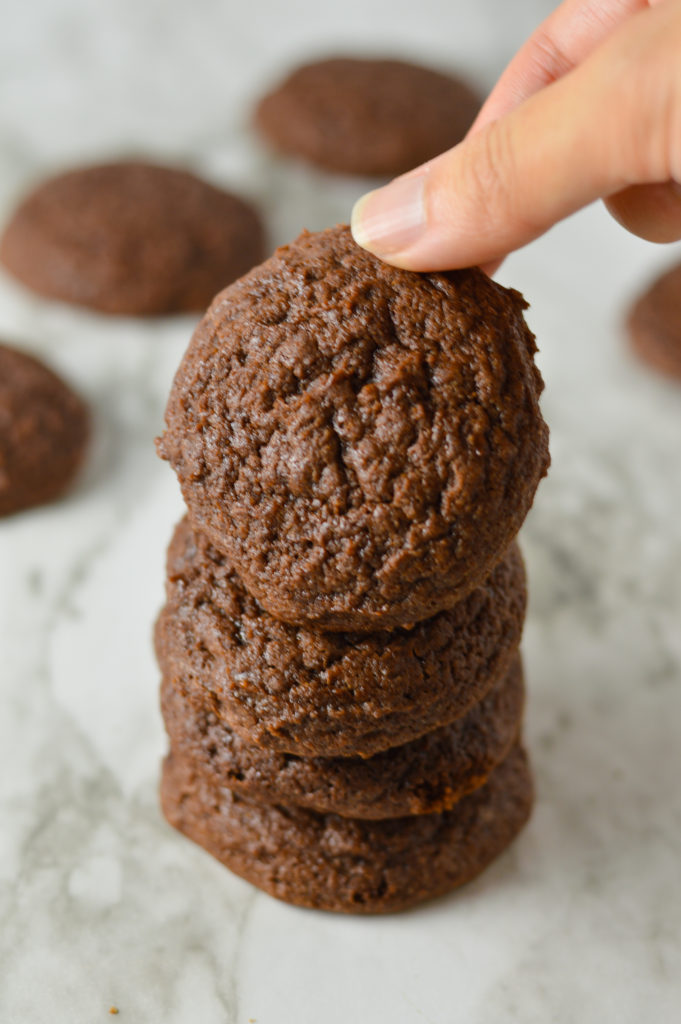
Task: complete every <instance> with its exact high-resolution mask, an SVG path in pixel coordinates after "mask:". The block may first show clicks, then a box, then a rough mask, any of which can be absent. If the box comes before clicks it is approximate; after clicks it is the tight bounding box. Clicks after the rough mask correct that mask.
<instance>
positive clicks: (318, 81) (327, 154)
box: [255, 57, 480, 176]
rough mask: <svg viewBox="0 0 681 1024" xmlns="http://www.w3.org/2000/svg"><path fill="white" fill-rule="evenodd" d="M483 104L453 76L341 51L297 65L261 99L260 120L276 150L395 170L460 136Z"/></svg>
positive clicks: (328, 162) (324, 163)
mask: <svg viewBox="0 0 681 1024" xmlns="http://www.w3.org/2000/svg"><path fill="white" fill-rule="evenodd" d="M479 107H480V99H479V97H478V96H477V95H476V94H475V93H474V92H473V90H472V89H471V88H470V87H469V86H468V85H466V84H465V83H464V82H462V81H461V80H460V79H459V78H455V77H453V76H451V75H446V74H442V73H441V72H438V71H433V70H431V69H430V68H425V67H420V66H418V65H416V64H409V63H406V62H405V61H401V60H381V59H370V60H367V59H356V58H348V57H336V58H332V59H327V60H321V61H317V62H315V63H313V64H306V65H305V66H303V67H300V68H298V69H297V70H295V71H294V72H293V73H292V74H291V75H289V77H288V78H286V79H285V81H283V82H282V83H281V84H280V85H279V86H278V87H277V88H276V89H275V90H274V91H273V92H271V93H270V94H269V95H267V96H265V97H264V98H263V99H262V100H261V101H260V104H259V105H258V107H257V110H256V113H255V123H256V126H257V127H258V129H259V130H260V131H261V133H262V134H263V135H264V136H265V137H266V138H267V139H268V140H269V142H271V143H272V144H273V145H274V146H275V147H276V148H277V149H279V150H281V151H283V152H285V153H289V154H292V155H294V156H299V157H302V158H303V159H304V160H307V161H309V162H310V163H313V164H316V165H317V166H319V167H323V168H325V169H327V170H332V171H340V172H341V173H346V174H368V175H386V176H392V175H395V174H401V173H402V172H403V171H407V170H409V169H410V168H412V167H416V166H417V165H418V164H421V163H423V162H424V161H425V160H429V159H430V158H431V157H434V156H437V154H438V153H442V152H443V151H444V150H445V149H449V148H450V147H451V146H454V145H456V143H457V142H460V141H461V139H462V138H463V136H464V135H465V134H466V132H467V131H468V129H469V128H470V126H471V124H472V123H473V121H474V119H475V115H476V114H477V112H478V109H479Z"/></svg>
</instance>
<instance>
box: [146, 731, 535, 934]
mask: <svg viewBox="0 0 681 1024" xmlns="http://www.w3.org/2000/svg"><path fill="white" fill-rule="evenodd" d="M161 804H162V807H163V811H164V814H165V816H166V818H167V819H168V821H169V822H170V824H171V825H173V826H174V827H175V828H177V829H179V830H180V831H181V832H184V833H185V835H187V836H188V837H189V838H190V839H192V840H193V841H194V842H195V843H198V844H199V845H200V846H203V847H205V849H206V850H208V851H209V852H210V853H212V854H213V856H214V857H217V859H218V860H220V861H222V863H223V864H226V865H227V867H228V868H230V869H231V870H232V871H234V872H236V874H238V875H241V876H242V877H243V878H246V879H247V880H248V881H249V882H252V883H253V884H254V885H257V886H259V887H260V888H261V889H264V890H265V891H266V892H268V893H269V894H270V895H271V896H276V897H277V899H281V900H285V901H286V902H288V903H295V904H297V905H299V906H303V907H315V908H317V909H319V910H339V911H345V912H349V913H360V914H372V913H385V912H387V911H393V910H403V909H405V908H406V907H409V906H411V905H412V904H414V903H419V902H421V901H422V900H426V899H431V898H432V897H434V896H440V895H442V894H443V893H446V892H449V890H450V889H454V888H455V887H456V886H458V885H462V884H463V883H464V882H468V881H469V880H470V879H472V878H474V877H475V876H476V875H478V874H479V873H480V872H481V871H482V870H483V869H484V868H485V867H487V865H488V864H489V863H490V862H491V861H493V860H494V859H495V857H498V856H499V854H500V853H501V852H502V850H504V849H505V848H506V847H507V846H508V844H509V843H510V842H511V840H512V839H513V838H514V837H515V836H516V835H517V833H518V832H519V831H520V829H521V828H522V826H523V825H524V824H525V822H526V821H527V819H528V817H529V815H530V810H531V807H532V779H531V776H530V772H529V768H528V765H527V761H526V758H525V755H524V752H523V751H522V749H521V748H520V747H516V748H514V750H513V751H512V752H511V754H510V755H509V756H508V757H507V758H506V760H505V761H504V762H503V763H502V764H500V765H499V766H498V767H497V768H495V769H494V771H493V772H492V774H491V775H490V777H489V779H488V780H487V782H486V784H485V785H484V786H481V787H480V788H479V789H476V790H475V792H474V793H471V794H470V795H469V796H466V797H464V798H463V799H462V800H461V801H460V802H459V803H458V804H456V805H455V807H453V808H452V810H450V811H443V812H442V813H437V814H421V815H415V816H413V817H408V818H387V819H384V820H383V821H363V820H361V819H353V818H341V817H339V816H338V815H336V814H317V813H316V812H315V811H308V810H303V809H302V808H295V807H277V806H272V805H268V804H262V805H261V804H256V803H252V802H251V801H250V800H247V799H246V798H245V797H242V796H239V795H237V794H236V793H233V792H232V791H231V790H229V789H227V788H226V787H220V786H216V785H215V784H214V783H213V782H212V781H211V780H209V779H207V778H206V777H205V775H204V774H203V773H202V772H201V770H197V768H196V766H193V765H192V763H191V762H190V761H187V760H184V759H182V758H178V757H175V756H174V755H172V754H171V755H170V756H169V757H168V758H167V759H166V761H165V764H164V767H163V780H162V783H161Z"/></svg>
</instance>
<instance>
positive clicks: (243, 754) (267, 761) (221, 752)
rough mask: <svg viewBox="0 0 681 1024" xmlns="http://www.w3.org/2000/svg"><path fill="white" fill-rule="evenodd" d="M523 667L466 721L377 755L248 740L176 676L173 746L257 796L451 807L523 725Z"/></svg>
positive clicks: (164, 693) (371, 809) (376, 808)
mask: <svg viewBox="0 0 681 1024" xmlns="http://www.w3.org/2000/svg"><path fill="white" fill-rule="evenodd" d="M523 703H524V685H523V673H522V666H521V662H520V658H519V657H517V658H516V659H515V660H514V662H513V664H512V665H511V668H510V670H509V672H508V674H507V675H506V676H505V677H504V678H503V679H502V680H501V681H500V682H499V683H497V685H496V686H495V687H494V688H493V689H492V690H491V691H490V693H488V694H487V696H486V697H484V698H483V699H482V700H481V701H480V702H479V703H478V704H476V705H475V706H474V707H473V708H471V710H470V711H469V712H468V713H467V714H466V715H464V716H463V717H462V718H459V719H457V720H456V721H455V722H452V724H451V725H446V726H442V727H441V728H439V729H435V730H433V732H429V733H427V734H426V735H425V736H421V737H419V739H417V740H412V742H411V743H407V744H404V745H402V746H398V747H391V748H390V750H386V751H383V752H382V753H379V754H375V755H374V756H373V757H369V758H362V757H312V758H305V757H298V756H297V755H295V754H282V753H278V752H275V751H271V750H267V749H266V748H263V747H257V746H255V745H254V744H252V743H248V742H247V741H246V740H244V739H243V738H242V737H241V736H239V734H238V733H236V732H234V731H233V730H232V729H230V728H229V726H227V725H226V724H225V723H224V722H223V721H221V720H220V719H219V718H218V717H217V715H216V714H215V712H214V711H212V709H211V706H210V703H209V702H208V701H206V702H205V703H204V704H202V705H201V704H198V703H196V702H192V701H189V700H187V698H186V697H185V696H183V695H182V694H181V693H180V692H179V690H177V689H175V687H174V686H173V685H172V683H171V682H170V681H169V680H168V679H164V681H163V684H162V686H161V708H162V710H163V718H164V721H165V726H166V730H167V732H168V735H169V737H170V745H171V749H172V751H173V753H175V754H178V755H179V756H181V757H183V758H185V759H186V760H188V761H191V762H192V763H193V764H194V765H196V767H197V768H200V769H201V770H202V771H205V773H206V777H207V778H208V777H210V778H211V779H212V780H213V781H214V782H215V784H216V785H222V786H227V787H228V788H229V789H232V790H233V791H234V792H235V793H242V794H244V795H246V796H247V797H250V798H252V799H253V800H256V801H258V802H264V803H271V804H284V805H287V806H288V805H294V806H298V807H309V808H311V809H312V810H315V811H321V812H333V813H335V814H340V815H342V816H343V817H354V818H367V819H374V820H378V819H381V818H395V817H400V816H403V815H411V814H430V813H433V812H434V811H443V810H449V809H450V808H451V807H453V806H454V804H455V803H457V802H458V801H459V800H460V799H461V798H462V797H463V796H466V795H467V794H468V793H470V792H472V791H473V790H474V789H477V788H478V787H479V786H481V785H482V784H483V783H484V782H485V780H486V778H487V777H488V775H489V774H490V772H491V771H492V770H493V769H494V768H495V766H496V765H497V764H499V763H500V762H501V761H503V760H504V758H505V757H506V756H507V754H508V753H509V751H510V749H511V747H512V746H513V744H514V742H515V741H516V740H517V738H518V735H519V732H520V720H521V716H522V711H523Z"/></svg>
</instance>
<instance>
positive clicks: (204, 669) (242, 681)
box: [156, 520, 526, 757]
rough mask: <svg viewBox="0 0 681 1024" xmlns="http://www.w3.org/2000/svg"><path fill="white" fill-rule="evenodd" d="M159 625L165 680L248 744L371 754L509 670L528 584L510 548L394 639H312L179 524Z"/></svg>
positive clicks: (455, 714)
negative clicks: (478, 580)
mask: <svg viewBox="0 0 681 1024" xmlns="http://www.w3.org/2000/svg"><path fill="white" fill-rule="evenodd" d="M166 592H167V597H168V601H167V604H166V607H165V609H164V611H163V612H162V613H161V616H160V618H159V621H158V624H157V627H156V645H157V652H158V657H159V664H160V665H161V669H162V671H163V674H164V675H165V676H166V677H167V678H168V679H169V680H170V681H171V682H172V684H173V686H174V687H175V688H176V689H178V690H179V691H180V692H181V693H185V694H187V695H188V696H189V697H190V699H193V700H194V701H195V702H198V703H199V704H200V706H203V707H205V705H206V702H210V704H211V707H212V710H213V711H214V713H215V714H216V715H217V717H218V718H219V719H221V720H222V721H225V722H226V723H227V724H228V725H230V726H231V727H232V728H233V729H235V730H236V731H237V732H238V733H240V734H241V735H242V736H243V737H244V738H245V739H246V740H248V741H249V742H251V743H255V744H257V745H259V746H262V747H267V748H269V749H270V750H278V751H283V752H288V753H295V754H305V755H311V756H315V755H322V756H327V757H331V756H340V757H348V756H354V755H357V754H358V755H361V756H369V755H371V754H374V753H377V752H378V751H379V750H385V749H387V748H388V747H392V746H396V745H398V744H400V743H406V742H408V741H409V740H412V739H415V738H416V737H418V736H421V735H423V734H424V733H426V732H429V731H430V730H431V729H435V728H436V727H438V726H440V725H445V724H447V723H448V722H451V721H453V720H454V719H455V718H459V717H460V716H461V715H463V714H465V713H466V711H467V710H468V709H469V708H471V707H472V706H473V704H474V703H475V702H476V701H478V700H480V699H481V698H482V697H483V696H484V695H485V694H486V693H487V692H489V690H490V689H491V688H492V687H493V686H494V684H495V683H496V682H497V681H498V680H499V679H501V677H502V676H503V675H504V674H505V672H506V671H507V670H508V667H509V665H510V663H511V660H512V658H513V656H514V654H515V651H516V649H517V647H518V644H519V642H520V636H521V632H522V626H523V617H524V614H525V604H526V589H525V573H524V567H523V562H522V557H521V555H520V551H519V550H518V548H517V546H515V545H513V546H512V547H511V549H510V550H509V551H508V553H507V554H506V556H505V557H504V559H503V560H502V561H501V562H500V563H499V564H498V565H497V566H496V567H495V568H494V570H493V572H492V573H491V574H490V576H489V578H488V579H487V580H486V581H485V582H484V583H483V584H482V585H481V586H480V587H478V588H476V590H474V591H473V593H471V594H469V595H468V597H466V598H465V599H464V600H463V601H462V602H460V603H459V604H457V605H455V606H454V608H452V609H450V610H449V611H446V612H441V613H439V614H438V615H436V616H434V617H433V618H431V619H428V620H426V621H424V622H421V623H419V624H418V625H417V626H415V627H414V628H413V629H411V630H402V629H398V630H395V631H393V632H392V633H385V632H384V633H374V634H345V633H326V634H325V633H319V632H316V631H313V630H309V629H307V628H305V627H303V626H300V627H297V628H296V627H294V626H290V625H287V624H286V623H283V622H280V621H278V620H277V619H273V618H272V616H270V615H268V614H267V613H266V612H264V611H263V610H262V608H260V606H259V605H258V603H257V602H256V601H255V600H254V599H253V598H252V597H251V596H250V594H249V593H248V591H247V590H246V589H245V587H244V586H243V584H242V583H241V582H240V580H239V577H238V576H237V575H236V573H235V572H233V570H232V569H231V568H230V566H229V563H228V561H227V560H226V559H225V558H224V557H222V556H221V555H220V554H218V552H217V551H216V550H215V549H214V548H212V547H211V545H210V543H209V542H208V541H206V540H205V538H203V537H201V536H200V535H195V534H194V533H193V532H192V530H191V528H190V526H189V524H188V522H187V521H186V520H183V521H182V522H181V523H180V524H179V526H178V528H177V530H176V531H175V535H174V537H173V539H172V541H171V544H170V547H169V550H168V565H167V583H166Z"/></svg>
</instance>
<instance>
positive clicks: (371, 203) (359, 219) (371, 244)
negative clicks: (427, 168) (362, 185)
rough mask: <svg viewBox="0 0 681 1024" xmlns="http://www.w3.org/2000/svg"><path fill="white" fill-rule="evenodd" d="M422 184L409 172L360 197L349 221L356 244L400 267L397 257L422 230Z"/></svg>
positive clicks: (421, 177)
mask: <svg viewBox="0 0 681 1024" xmlns="http://www.w3.org/2000/svg"><path fill="white" fill-rule="evenodd" d="M423 181H424V175H423V174H414V173H412V174H409V175H405V176H403V177H401V178H395V180H394V181H391V182H390V183H389V184H388V185H385V186H384V187H383V188H379V189H375V190H374V191H373V192H367V193H366V194H365V195H363V196H360V198H359V199H358V200H357V202H356V203H355V205H354V207H353V210H352V216H351V220H350V230H351V231H352V236H353V238H354V239H355V241H356V242H357V244H358V245H360V246H361V247H362V248H363V249H368V251H369V252H372V253H373V254H374V255H375V256H378V257H380V258H381V259H385V260H387V261H388V262H389V263H395V264H396V265H398V266H399V265H401V262H400V260H401V256H402V255H403V254H404V253H406V252H407V251H408V250H409V249H410V248H411V247H412V246H413V245H414V243H415V242H416V241H417V240H418V239H419V238H420V237H421V236H422V235H423V233H424V232H425V230H426V212H425V206H424V189H423Z"/></svg>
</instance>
